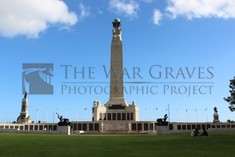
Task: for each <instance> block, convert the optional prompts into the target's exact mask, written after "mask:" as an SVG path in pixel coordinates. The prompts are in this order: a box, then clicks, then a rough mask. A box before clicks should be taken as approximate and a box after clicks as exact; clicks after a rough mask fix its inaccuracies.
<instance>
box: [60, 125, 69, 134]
mask: <svg viewBox="0 0 235 157" xmlns="http://www.w3.org/2000/svg"><path fill="white" fill-rule="evenodd" d="M57 131H58V133H59V134H64V135H70V126H57Z"/></svg>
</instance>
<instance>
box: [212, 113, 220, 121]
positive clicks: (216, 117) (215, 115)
mask: <svg viewBox="0 0 235 157" xmlns="http://www.w3.org/2000/svg"><path fill="white" fill-rule="evenodd" d="M219 122H220V121H219V114H218V113H217V112H216V113H214V115H213V123H219Z"/></svg>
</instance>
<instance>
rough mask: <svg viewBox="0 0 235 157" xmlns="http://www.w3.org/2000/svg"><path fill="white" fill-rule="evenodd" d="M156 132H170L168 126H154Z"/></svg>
mask: <svg viewBox="0 0 235 157" xmlns="http://www.w3.org/2000/svg"><path fill="white" fill-rule="evenodd" d="M156 130H157V134H159V135H160V134H170V130H169V126H168V125H167V126H156Z"/></svg>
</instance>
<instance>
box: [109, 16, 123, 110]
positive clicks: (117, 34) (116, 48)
mask: <svg viewBox="0 0 235 157" xmlns="http://www.w3.org/2000/svg"><path fill="white" fill-rule="evenodd" d="M112 23H113V37H112V44H111V66H110V99H109V104H119V105H124V106H125V101H124V94H123V89H124V87H123V52H122V31H121V21H120V19H118V18H116V19H114V21H113V22H112Z"/></svg>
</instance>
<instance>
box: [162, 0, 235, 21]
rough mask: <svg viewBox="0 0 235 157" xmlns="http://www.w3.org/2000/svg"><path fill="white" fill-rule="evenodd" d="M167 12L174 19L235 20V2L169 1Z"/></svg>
mask: <svg viewBox="0 0 235 157" xmlns="http://www.w3.org/2000/svg"><path fill="white" fill-rule="evenodd" d="M166 11H167V12H169V13H170V15H171V17H173V18H176V17H178V16H185V17H187V19H192V18H208V17H215V18H235V0H168V6H167V8H166Z"/></svg>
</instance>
